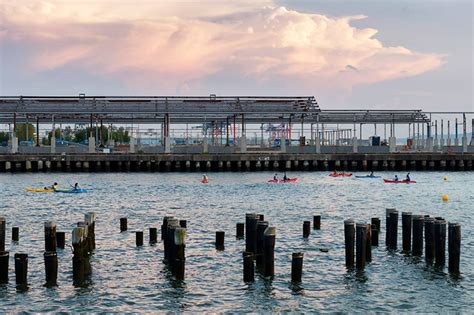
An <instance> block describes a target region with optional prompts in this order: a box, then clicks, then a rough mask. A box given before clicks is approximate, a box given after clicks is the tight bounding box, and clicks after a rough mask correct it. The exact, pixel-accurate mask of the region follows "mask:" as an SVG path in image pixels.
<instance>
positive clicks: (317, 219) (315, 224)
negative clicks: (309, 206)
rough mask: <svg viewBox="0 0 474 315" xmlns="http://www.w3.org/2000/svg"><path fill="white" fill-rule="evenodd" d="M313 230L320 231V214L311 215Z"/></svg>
mask: <svg viewBox="0 0 474 315" xmlns="http://www.w3.org/2000/svg"><path fill="white" fill-rule="evenodd" d="M313 229H314V230H320V229H321V215H320V214H316V215H313Z"/></svg>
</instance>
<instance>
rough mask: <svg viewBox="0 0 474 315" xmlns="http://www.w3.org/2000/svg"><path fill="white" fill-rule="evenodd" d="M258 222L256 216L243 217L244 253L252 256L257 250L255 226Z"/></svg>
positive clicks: (248, 214) (247, 215)
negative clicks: (250, 253) (249, 253)
mask: <svg viewBox="0 0 474 315" xmlns="http://www.w3.org/2000/svg"><path fill="white" fill-rule="evenodd" d="M259 220H260V217H259V215H258V214H255V213H247V214H246V215H245V251H247V252H252V253H254V254H255V253H256V248H257V224H258V221H259Z"/></svg>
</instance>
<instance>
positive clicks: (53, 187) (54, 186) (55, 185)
mask: <svg viewBox="0 0 474 315" xmlns="http://www.w3.org/2000/svg"><path fill="white" fill-rule="evenodd" d="M56 188H58V183H56V182H55V183H54V184H53V185H51V189H52V190H56Z"/></svg>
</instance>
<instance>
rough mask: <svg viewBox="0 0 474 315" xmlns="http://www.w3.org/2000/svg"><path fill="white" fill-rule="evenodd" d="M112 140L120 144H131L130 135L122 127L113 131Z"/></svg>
mask: <svg viewBox="0 0 474 315" xmlns="http://www.w3.org/2000/svg"><path fill="white" fill-rule="evenodd" d="M112 139H114V140H115V141H117V142H118V143H123V144H126V143H130V135H129V134H128V131H127V130H125V128H123V127H120V128H118V129H112Z"/></svg>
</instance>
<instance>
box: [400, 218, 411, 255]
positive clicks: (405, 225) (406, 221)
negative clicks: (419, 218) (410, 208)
mask: <svg viewBox="0 0 474 315" xmlns="http://www.w3.org/2000/svg"><path fill="white" fill-rule="evenodd" d="M411 217H412V214H411V212H402V248H403V252H405V253H408V252H410V249H411Z"/></svg>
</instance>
